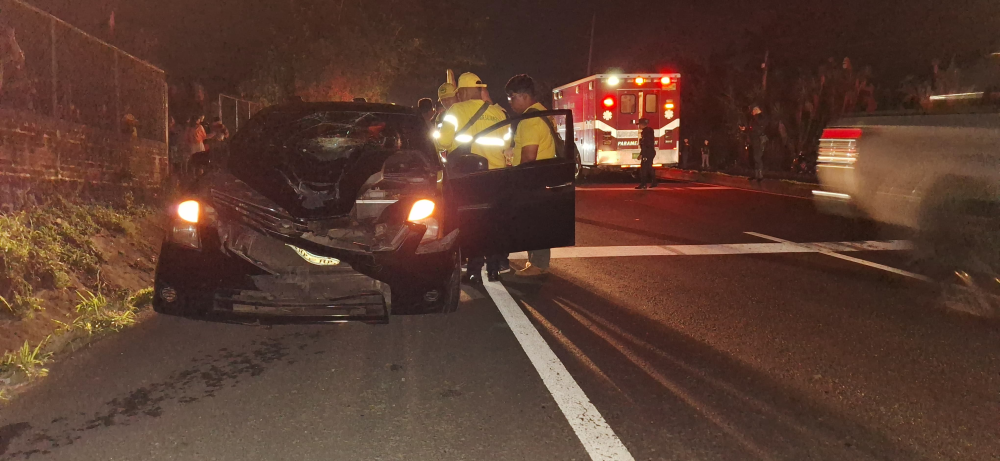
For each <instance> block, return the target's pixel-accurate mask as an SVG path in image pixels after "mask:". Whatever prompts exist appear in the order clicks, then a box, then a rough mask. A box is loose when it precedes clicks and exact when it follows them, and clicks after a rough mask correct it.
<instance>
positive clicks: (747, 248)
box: [510, 232, 913, 272]
mask: <svg viewBox="0 0 1000 461" xmlns="http://www.w3.org/2000/svg"><path fill="white" fill-rule="evenodd" d="M747 234H749V235H753V236H755V237H761V238H765V239H768V240H775V238H774V237H766V236H762V235H759V234H755V233H750V232H748V233H747ZM775 242H776V243H730V244H721V245H640V246H603V247H569V248H553V249H552V258H555V259H569V258H622V257H635V256H717V255H747V254H769V253H823V254H831V255H836V254H838V253H834V252H850V251H898V250H909V249H912V248H913V245H912V244H911V243H910V242H909V241H907V240H885V241H881V240H870V241H861V242H818V243H794V242H790V241H787V240H784V241H780V242H779V241H777V240H775ZM839 256H843V255H839ZM510 258H511V259H528V254H527V253H525V252H521V253H514V254H511V255H510ZM844 258H850V257H849V256H844ZM854 259H857V258H850V259H849V260H854ZM858 261H861V260H858ZM855 262H856V261H855ZM871 264H875V263H871ZM873 267H874V266H873ZM904 272H905V271H904Z"/></svg>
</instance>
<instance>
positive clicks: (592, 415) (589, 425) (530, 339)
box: [484, 282, 634, 461]
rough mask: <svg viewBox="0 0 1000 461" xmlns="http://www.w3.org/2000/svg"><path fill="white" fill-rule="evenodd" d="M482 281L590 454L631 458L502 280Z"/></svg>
mask: <svg viewBox="0 0 1000 461" xmlns="http://www.w3.org/2000/svg"><path fill="white" fill-rule="evenodd" d="M484 285H485V287H486V292H487V293H489V295H490V297H491V298H493V302H494V303H496V305H497V308H498V309H500V313H501V314H503V318H504V319H505V320H506V321H507V325H509V326H510V329H511V331H512V332H514V336H515V337H516V338H517V342H518V343H520V344H521V347H522V348H523V349H524V352H525V353H526V354H527V355H528V359H529V360H531V364H532V365H534V366H535V370H536V371H537V372H538V375H539V376H541V378H542V382H543V383H545V387H546V388H547V389H548V390H549V393H550V394H552V398H553V399H554V400H555V401H556V405H558V406H559V409H560V410H562V413H563V416H565V417H566V421H568V422H569V425H570V426H571V427H572V428H573V432H575V433H576V436H577V437H578V438H579V439H580V443H582V444H583V448H584V449H585V450H587V454H589V455H590V458H591V459H593V460H595V461H599V460H600V461H605V460H606V461H633V460H634V458H632V454H631V453H629V452H628V449H626V448H625V445H624V444H623V443H622V441H621V439H619V438H618V435H617V434H615V431H614V430H612V429H611V426H609V425H608V423H607V421H605V420H604V417H603V416H601V413H600V412H598V411H597V407H595V406H594V404H593V403H591V401H590V398H588V397H587V394H584V392H583V389H581V388H580V385H579V384H577V382H576V380H574V379H573V377H572V376H571V375H570V374H569V370H567V369H566V366H565V365H563V363H562V362H560V361H559V358H558V357H556V354H555V353H554V352H552V349H551V348H550V347H549V345H548V344H546V343H545V339H543V338H542V335H540V334H539V333H538V330H536V329H535V326H534V325H532V324H531V321H530V320H528V317H527V316H526V315H525V314H524V311H522V310H521V307H520V306H519V305H518V304H517V302H516V301H514V298H513V297H511V295H510V293H508V292H507V289H506V288H505V287H504V286H503V284H501V283H500V282H485V283H484Z"/></svg>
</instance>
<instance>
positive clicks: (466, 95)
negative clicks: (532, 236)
mask: <svg viewBox="0 0 1000 461" xmlns="http://www.w3.org/2000/svg"><path fill="white" fill-rule="evenodd" d="M485 91H486V84H485V83H483V81H482V80H481V79H480V78H479V77H478V76H477V75H476V74H473V73H464V74H462V75H461V76H459V77H458V95H457V96H458V101H459V102H457V103H455V104H454V105H453V106H451V108H450V109H448V111H447V112H445V114H444V117H442V118H441V125H440V126H439V127H438V131H435V132H434V133H433V137H434V142H435V143H436V144H437V147H438V148H439V149H440V150H446V151H448V153H449V154H450V153H451V152H454V151H455V149H458V148H459V147H461V146H463V145H469V143H471V148H472V149H471V150H472V153H473V154H476V155H479V156H482V157H485V158H486V160H487V161H488V162H489V165H490V169H491V170H494V169H497V168H505V167H506V166H507V158H506V157H505V156H504V153H503V152H504V148H505V147H506V146H507V144H508V143H509V142H510V141H509V140H510V136H507V137H504V135H505V134H507V133H509V132H510V130H509V127H508V126H503V127H502V128H500V129H497V130H496V131H495V132H493V133H484V132H483V131H484V130H486V129H488V128H490V127H491V126H493V125H496V124H497V123H500V122H503V121H504V120H507V114H506V113H505V112H504V111H503V109H501V108H500V106H498V105H496V104H492V103H490V102H488V101H484V100H483V93H484V92H485ZM476 135H481V136H479V137H478V138H476V139H475V141H473V137H475V136H476ZM484 263H485V265H486V275H487V278H489V280H490V281H498V280H500V270H501V268H502V267H501V266H504V265H508V267H509V263H508V262H507V255H491V256H486V257H482V256H475V257H470V258H469V264H468V266H467V267H468V270H467V271H466V275H465V277H464V281H465V282H467V283H472V284H481V283H483V275H482V271H483V264H484Z"/></svg>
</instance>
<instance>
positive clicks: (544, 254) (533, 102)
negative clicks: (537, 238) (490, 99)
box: [504, 74, 556, 277]
mask: <svg viewBox="0 0 1000 461" xmlns="http://www.w3.org/2000/svg"><path fill="white" fill-rule="evenodd" d="M504 89H505V91H506V92H507V100H508V101H510V107H511V109H513V110H514V113H516V114H527V113H531V112H539V111H544V110H547V109H546V108H545V106H543V105H542V104H541V103H540V102H538V100H537V98H536V96H535V94H536V93H535V81H534V80H533V79H532V78H531V77H529V76H528V75H525V74H521V75H516V76H514V77H512V78H511V79H510V80H509V81H508V82H507V86H506V87H505V88H504ZM555 136H556V130H555V125H554V124H553V123H552V120H551V119H549V118H548V117H536V118H530V119H527V120H523V121H521V122H519V123H517V124H516V125H515V126H514V135H513V137H512V140H511V146H512V152H510V157H511V165H513V166H518V165H520V164H522V163H528V162H535V161H539V160H546V159H551V158H556V139H555ZM551 253H552V250H549V249H544V250H534V251H529V252H528V263H527V265H526V266H525V267H524V269H521V270H519V271H517V272H515V274H516V275H518V276H522V277H536V276H539V275H543V274H545V273H546V272H548V271H549V260H550V259H551Z"/></svg>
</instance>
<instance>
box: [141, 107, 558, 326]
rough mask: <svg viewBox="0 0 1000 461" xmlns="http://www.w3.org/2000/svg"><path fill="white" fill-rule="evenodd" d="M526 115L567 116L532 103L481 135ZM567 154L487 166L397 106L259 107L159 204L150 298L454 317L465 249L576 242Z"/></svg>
mask: <svg viewBox="0 0 1000 461" xmlns="http://www.w3.org/2000/svg"><path fill="white" fill-rule="evenodd" d="M539 116H550V117H553V118H556V117H559V118H560V120H561V121H560V126H561V127H563V128H564V129H566V130H568V131H567V133H566V135H565V136H566V137H567V138H569V139H572V138H571V137H572V126H573V124H572V115H571V114H570V113H569V111H547V112H534V113H532V114H531V115H528V116H522V117H515V118H513V119H511V120H508V121H507V122H504V123H501V124H498V125H496V126H495V129H490V130H489V132H509V130H510V129H511V125H512V124H514V123H516V122H517V121H519V120H523V119H524V118H529V117H539ZM476 140H477V139H473V140H472V141H471V142H470V143H469V146H471V145H474V144H475V142H476ZM566 150H567V152H561V153H560V155H561V157H559V158H555V159H548V160H542V161H537V162H532V163H527V164H523V165H520V166H518V167H515V168H506V169H500V170H488V169H487V162H486V160H485V159H483V158H482V157H479V156H477V155H474V154H472V153H471V148H470V147H466V148H464V149H459V150H458V151H455V152H452V154H450V155H449V156H448V157H449V158H448V159H445V158H444V157H442V156H441V155H439V154H438V153H437V152H436V151H435V149H434V147H433V143H432V142H431V139H430V135H429V133H428V130H427V128H426V125H425V124H424V122H423V120H422V119H421V117H420V116H419V115H417V114H416V112H414V111H413V110H412V109H410V108H406V107H401V106H396V105H391V104H374V103H350V102H345V103H298V104H290V105H283V106H274V107H271V108H268V109H265V110H263V111H261V112H260V113H258V114H257V115H256V116H254V117H253V118H252V119H251V120H250V121H249V122H248V123H247V124H246V125H245V126H242V127H241V128H240V130H239V132H238V133H237V134H236V135H235V136H234V137H233V139H232V141H231V143H230V146H229V149H228V154H227V155H226V158H224V159H213V166H211V167H209V168H206V169H204V170H203V171H201V173H200V176H199V177H198V178H197V180H196V181H195V183H194V185H193V186H192V187H190V189H189V191H188V192H187V193H186V195H185V196H184V197H183V198H182V199H181V200H179V201H177V203H175V204H173V205H172V206H171V207H170V208H169V211H168V213H169V218H170V224H169V226H168V229H167V236H166V238H165V239H164V242H163V245H162V249H161V252H160V258H159V261H158V266H157V270H156V282H155V290H156V296H155V297H154V303H153V304H154V308H155V310H156V311H157V312H159V313H164V314H172V315H182V316H196V317H201V316H213V315H219V316H225V317H236V318H244V317H250V318H262V317H271V318H292V319H296V320H304V321H343V320H359V321H368V322H387V321H388V320H389V316H390V315H391V314H421V313H447V312H453V311H455V310H456V309H457V307H458V303H459V296H460V280H461V267H462V266H461V264H462V258H463V257H469V256H476V255H487V254H499V253H510V252H517V251H525V250H534V249H542V248H555V247H562V246H571V245H573V244H574V238H575V232H574V226H575V222H574V214H575V200H574V188H573V181H574V173H575V161H573V160H567V159H568V158H569V159H571V158H572V157H570V156H568V152H569V149H566ZM448 160H450V162H449V161H448Z"/></svg>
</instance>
